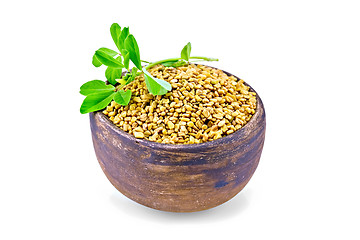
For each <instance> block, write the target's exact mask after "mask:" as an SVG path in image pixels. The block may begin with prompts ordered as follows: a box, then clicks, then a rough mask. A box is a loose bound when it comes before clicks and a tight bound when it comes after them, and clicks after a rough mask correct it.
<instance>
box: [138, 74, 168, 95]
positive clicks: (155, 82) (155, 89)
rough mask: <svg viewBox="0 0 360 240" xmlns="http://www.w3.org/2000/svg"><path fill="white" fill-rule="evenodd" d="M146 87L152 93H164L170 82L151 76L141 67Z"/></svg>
mask: <svg viewBox="0 0 360 240" xmlns="http://www.w3.org/2000/svg"><path fill="white" fill-rule="evenodd" d="M143 71H144V77H145V83H146V87H147V89H148V90H149V92H150V93H151V94H153V95H164V94H165V93H167V92H168V91H170V90H171V84H170V83H168V82H167V81H164V80H161V79H158V78H155V77H153V76H152V75H151V74H150V73H149V72H148V71H146V70H145V69H143Z"/></svg>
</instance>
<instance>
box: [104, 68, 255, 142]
mask: <svg viewBox="0 0 360 240" xmlns="http://www.w3.org/2000/svg"><path fill="white" fill-rule="evenodd" d="M149 72H150V73H151V74H152V75H153V76H154V77H156V78H159V79H163V80H165V81H168V82H170V83H171V86H172V90H171V91H170V92H168V93H167V94H165V95H162V96H153V95H152V94H150V93H149V92H148V90H147V88H146V85H145V80H144V76H143V75H139V76H138V77H136V79H135V80H134V81H133V82H132V83H130V84H129V85H127V86H125V87H124V89H125V90H126V89H131V91H132V93H133V95H132V98H131V100H130V103H129V105H128V106H121V105H119V104H117V103H115V102H114V101H112V102H111V104H110V105H109V106H107V108H106V109H105V110H104V111H103V113H104V114H105V115H107V116H108V117H109V118H110V120H111V121H112V122H113V123H114V124H115V125H116V126H118V127H119V128H120V129H122V130H124V131H126V132H128V133H130V134H133V135H134V136H135V137H136V138H144V139H147V140H150V141H155V142H159V143H172V144H178V143H182V144H189V143H190V144H191V143H203V142H207V141H212V140H215V139H218V138H221V137H224V136H226V135H228V134H231V133H233V132H235V131H236V130H238V129H240V128H241V127H242V126H244V125H245V124H246V123H247V122H248V121H249V120H250V118H251V117H252V115H253V114H254V113H255V109H256V97H255V95H256V94H255V93H254V92H251V91H249V87H248V86H246V85H245V84H244V81H243V80H238V79H237V78H235V77H234V76H228V75H226V74H225V73H224V72H223V71H221V70H219V69H214V68H211V67H207V66H202V65H194V64H190V65H187V66H183V67H178V68H173V67H164V66H163V65H157V66H154V67H153V68H151V69H150V70H149Z"/></svg>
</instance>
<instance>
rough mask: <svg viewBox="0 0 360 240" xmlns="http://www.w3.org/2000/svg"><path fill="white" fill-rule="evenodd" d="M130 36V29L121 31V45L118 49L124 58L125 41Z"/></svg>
mask: <svg viewBox="0 0 360 240" xmlns="http://www.w3.org/2000/svg"><path fill="white" fill-rule="evenodd" d="M128 35H129V27H125V28H123V30H122V31H121V33H120V35H119V38H118V45H119V46H118V48H119V51H120V53H121V54H122V55H123V56H125V52H123V51H122V50H123V49H125V39H126V38H127V36H128Z"/></svg>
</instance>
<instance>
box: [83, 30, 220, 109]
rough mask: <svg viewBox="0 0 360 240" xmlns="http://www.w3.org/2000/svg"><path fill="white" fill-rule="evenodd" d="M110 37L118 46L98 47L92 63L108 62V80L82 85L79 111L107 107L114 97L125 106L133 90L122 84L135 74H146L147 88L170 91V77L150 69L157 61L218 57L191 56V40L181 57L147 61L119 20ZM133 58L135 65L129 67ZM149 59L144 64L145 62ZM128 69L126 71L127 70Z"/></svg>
mask: <svg viewBox="0 0 360 240" xmlns="http://www.w3.org/2000/svg"><path fill="white" fill-rule="evenodd" d="M110 33H111V37H112V39H113V41H114V43H115V45H116V47H117V49H118V52H117V51H114V50H112V49H109V48H99V49H98V50H97V51H95V54H94V56H93V59H92V64H93V65H94V66H95V67H100V66H102V65H105V66H107V68H106V71H105V77H106V79H107V82H108V83H109V84H106V83H105V82H104V81H101V80H92V81H89V82H86V83H85V84H83V85H82V86H81V87H80V93H81V94H82V95H84V96H86V97H85V99H84V101H83V103H82V105H81V107H80V112H81V113H82V114H85V113H89V112H95V111H98V110H101V109H103V108H105V107H106V106H107V105H109V103H110V102H111V101H112V100H114V101H115V102H116V103H118V104H120V105H123V106H126V105H128V104H129V102H130V99H131V94H132V93H131V91H130V90H127V91H124V90H123V89H122V88H123V87H124V86H126V85H127V84H129V83H131V82H132V81H134V79H135V77H136V76H138V75H140V74H144V77H145V83H146V87H147V89H148V91H149V92H150V93H151V94H153V95H164V94H166V93H167V92H168V91H171V84H170V83H169V82H167V81H164V80H161V79H158V78H155V77H153V76H152V75H151V74H150V73H149V72H148V71H147V70H148V69H150V68H151V67H153V66H155V65H157V64H163V65H164V66H167V67H180V66H183V65H186V64H189V62H190V60H191V59H192V60H202V61H218V59H215V58H208V57H198V56H193V57H191V56H190V53H191V43H190V42H189V43H188V44H186V45H185V47H184V48H183V49H182V51H181V57H179V58H169V59H164V60H160V61H156V62H148V61H144V60H141V59H140V51H139V47H138V44H137V42H136V39H135V37H134V36H133V35H132V34H130V32H129V28H128V27H125V28H123V29H121V27H120V26H119V24H117V23H113V24H112V25H111V27H110ZM130 61H131V62H132V63H133V65H134V66H133V67H132V69H131V70H130ZM143 62H144V63H148V65H146V66H145V67H143V66H142V63H143ZM125 73H126V74H125Z"/></svg>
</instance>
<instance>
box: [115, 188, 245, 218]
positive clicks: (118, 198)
mask: <svg viewBox="0 0 360 240" xmlns="http://www.w3.org/2000/svg"><path fill="white" fill-rule="evenodd" d="M250 198H251V189H246V190H245V189H243V190H242V191H241V192H240V193H239V194H237V195H236V196H235V197H234V198H232V199H230V200H229V201H227V202H225V203H223V204H221V205H219V206H217V207H214V208H211V209H208V210H203V211H199V212H192V213H176V212H165V211H160V210H156V209H152V208H149V207H146V206H143V205H141V204H138V203H136V202H134V201H132V200H130V199H128V198H126V197H125V196H124V195H122V194H121V193H119V192H115V193H113V194H112V195H111V196H110V198H109V201H110V203H111V204H112V205H113V206H115V207H116V208H117V209H118V210H119V211H120V212H122V213H124V214H126V215H129V216H132V217H136V218H139V219H144V220H148V221H151V222H153V221H157V222H159V223H162V224H173V223H182V222H186V223H189V222H190V223H191V222H192V221H193V222H196V223H199V222H202V223H210V222H218V221H224V220H228V219H231V218H233V217H236V216H238V215H240V214H241V213H242V212H244V211H245V210H246V209H247V208H248V206H249V203H250Z"/></svg>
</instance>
